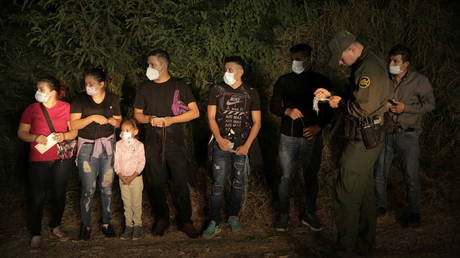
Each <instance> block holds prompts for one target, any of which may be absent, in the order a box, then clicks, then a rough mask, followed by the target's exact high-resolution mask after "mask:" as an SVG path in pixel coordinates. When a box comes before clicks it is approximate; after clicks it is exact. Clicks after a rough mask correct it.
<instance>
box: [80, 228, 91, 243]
mask: <svg viewBox="0 0 460 258" xmlns="http://www.w3.org/2000/svg"><path fill="white" fill-rule="evenodd" d="M90 238H91V228H88V227H86V226H84V225H80V235H79V236H78V239H80V240H89V239H90Z"/></svg>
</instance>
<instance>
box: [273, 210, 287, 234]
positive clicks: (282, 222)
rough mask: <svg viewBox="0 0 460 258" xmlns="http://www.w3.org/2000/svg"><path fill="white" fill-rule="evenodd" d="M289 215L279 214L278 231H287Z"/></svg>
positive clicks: (276, 224)
mask: <svg viewBox="0 0 460 258" xmlns="http://www.w3.org/2000/svg"><path fill="white" fill-rule="evenodd" d="M288 221H289V216H288V215H287V214H285V213H283V214H279V215H278V217H277V218H276V221H275V230H276V231H278V232H286V231H287V230H288Z"/></svg>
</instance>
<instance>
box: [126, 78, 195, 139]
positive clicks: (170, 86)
mask: <svg viewBox="0 0 460 258" xmlns="http://www.w3.org/2000/svg"><path fill="white" fill-rule="evenodd" d="M177 100H179V101H180V102H181V103H182V104H183V105H185V106H187V105H188V104H190V103H191V102H196V100H195V97H194V96H193V94H192V91H191V89H190V87H189V86H188V85H187V84H185V82H184V81H183V80H179V79H177V78H170V79H169V80H168V81H166V82H163V83H155V82H154V81H146V82H144V83H142V84H141V85H140V86H139V88H138V89H137V92H136V99H135V100H134V107H135V108H138V109H142V110H143V113H144V115H149V116H157V117H165V116H175V115H174V112H173V109H174V108H175V107H174V106H173V104H177ZM147 129H148V130H147V132H146V141H149V136H150V133H151V132H150V131H152V130H153V131H160V130H161V128H153V127H152V126H150V125H147ZM166 132H167V139H168V142H175V143H179V144H180V143H182V142H183V139H184V131H183V124H182V123H177V124H173V125H171V126H168V127H167V128H166ZM146 143H147V142H146Z"/></svg>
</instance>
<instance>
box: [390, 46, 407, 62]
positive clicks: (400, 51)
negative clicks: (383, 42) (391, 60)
mask: <svg viewBox="0 0 460 258" xmlns="http://www.w3.org/2000/svg"><path fill="white" fill-rule="evenodd" d="M388 55H389V56H396V55H401V57H402V60H403V62H409V61H410V60H411V58H412V53H411V51H410V49H409V48H408V47H406V46H404V45H402V44H397V45H395V46H393V47H392V48H391V49H390V52H389V53H388Z"/></svg>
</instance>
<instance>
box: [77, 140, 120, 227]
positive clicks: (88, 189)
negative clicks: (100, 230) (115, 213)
mask: <svg viewBox="0 0 460 258" xmlns="http://www.w3.org/2000/svg"><path fill="white" fill-rule="evenodd" d="M93 146H94V144H91V143H85V144H83V145H82V147H81V149H80V153H79V154H78V170H79V175H80V180H81V187H82V189H81V198H80V210H81V222H82V225H84V226H86V227H91V199H92V198H93V195H94V192H95V191H96V182H97V185H99V189H100V192H101V204H102V207H101V214H102V221H101V223H102V224H109V223H110V219H111V211H110V205H111V201H112V182H113V178H114V171H113V154H112V155H107V154H106V153H105V152H103V153H102V154H101V155H100V156H99V157H98V158H95V157H91V154H92V150H93Z"/></svg>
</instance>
